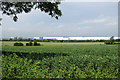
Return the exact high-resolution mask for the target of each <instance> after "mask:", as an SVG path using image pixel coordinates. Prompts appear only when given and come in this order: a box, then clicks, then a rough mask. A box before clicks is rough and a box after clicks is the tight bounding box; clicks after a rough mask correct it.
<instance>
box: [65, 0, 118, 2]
mask: <svg viewBox="0 0 120 80" xmlns="http://www.w3.org/2000/svg"><path fill="white" fill-rule="evenodd" d="M63 1H65V2H119V0H63Z"/></svg>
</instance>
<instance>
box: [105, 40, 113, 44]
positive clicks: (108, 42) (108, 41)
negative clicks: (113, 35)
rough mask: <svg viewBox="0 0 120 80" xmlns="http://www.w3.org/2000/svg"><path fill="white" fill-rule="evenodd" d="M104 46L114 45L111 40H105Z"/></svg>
mask: <svg viewBox="0 0 120 80" xmlns="http://www.w3.org/2000/svg"><path fill="white" fill-rule="evenodd" d="M105 44H114V42H113V41H112V40H107V41H105Z"/></svg>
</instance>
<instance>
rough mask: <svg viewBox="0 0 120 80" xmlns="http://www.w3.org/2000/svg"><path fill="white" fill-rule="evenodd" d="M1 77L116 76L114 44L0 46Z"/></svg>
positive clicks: (116, 64)
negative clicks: (1, 50) (1, 51)
mask: <svg viewBox="0 0 120 80" xmlns="http://www.w3.org/2000/svg"><path fill="white" fill-rule="evenodd" d="M2 62H3V66H2V69H3V78H118V75H119V72H118V69H119V68H120V65H119V64H118V63H119V62H118V46H117V45H104V44H102V45H100V44H93V45H89V44H84V45H83V44H82V45H80V44H69V43H66V44H65V43H61V44H60V43H59V44H50V45H43V46H18V47H15V46H3V55H2Z"/></svg>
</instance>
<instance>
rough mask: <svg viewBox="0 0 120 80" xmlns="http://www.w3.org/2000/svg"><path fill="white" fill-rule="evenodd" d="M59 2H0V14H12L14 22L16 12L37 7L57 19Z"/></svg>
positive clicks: (59, 13) (59, 11)
mask: <svg viewBox="0 0 120 80" xmlns="http://www.w3.org/2000/svg"><path fill="white" fill-rule="evenodd" d="M59 4H60V2H1V3H0V9H1V11H2V14H6V15H8V16H12V18H13V20H14V21H15V22H16V21H17V20H18V17H17V14H20V13H23V12H25V13H29V12H30V11H31V10H32V9H39V10H40V11H43V12H45V13H48V15H50V16H51V17H54V18H56V19H58V17H60V16H61V15H62V12H61V10H59V8H58V5H59Z"/></svg>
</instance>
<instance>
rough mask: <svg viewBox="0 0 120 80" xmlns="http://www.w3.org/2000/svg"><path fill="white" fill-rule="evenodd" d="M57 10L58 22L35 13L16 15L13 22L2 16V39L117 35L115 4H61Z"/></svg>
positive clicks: (116, 5) (46, 15) (116, 4)
mask: <svg viewBox="0 0 120 80" xmlns="http://www.w3.org/2000/svg"><path fill="white" fill-rule="evenodd" d="M59 8H60V10H61V11H62V14H63V15H62V16H61V17H60V18H59V19H58V20H56V19H55V18H52V17H51V16H49V15H48V14H47V13H44V12H41V11H39V10H32V11H31V12H30V13H27V14H26V13H22V14H19V15H18V18H19V19H18V21H17V22H14V21H13V20H12V18H11V17H10V16H6V15H2V18H3V20H2V37H3V38H10V37H15V36H18V37H24V38H28V37H40V36H43V37H46V36H47V37H55V36H56V37H57V36H58V37H60V36H71V37H82V36H86V37H89V36H91V37H110V36H118V3H117V2H62V3H61V4H60V5H59Z"/></svg>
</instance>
